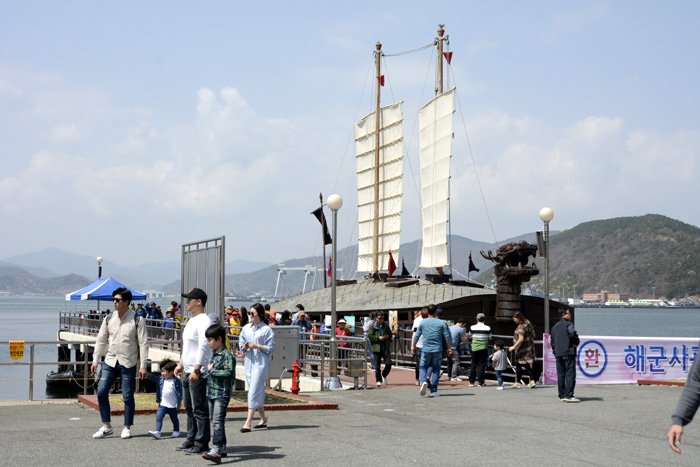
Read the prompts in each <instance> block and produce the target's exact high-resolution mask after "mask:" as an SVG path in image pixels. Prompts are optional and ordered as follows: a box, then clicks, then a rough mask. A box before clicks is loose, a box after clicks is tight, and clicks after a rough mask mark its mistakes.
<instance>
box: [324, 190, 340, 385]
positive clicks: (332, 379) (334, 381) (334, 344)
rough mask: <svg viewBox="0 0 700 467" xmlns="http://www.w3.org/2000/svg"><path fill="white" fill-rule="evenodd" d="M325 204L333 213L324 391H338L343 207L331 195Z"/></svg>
mask: <svg viewBox="0 0 700 467" xmlns="http://www.w3.org/2000/svg"><path fill="white" fill-rule="evenodd" d="M326 204H327V205H328V207H329V208H331V211H333V250H332V252H331V262H332V263H333V269H332V270H331V329H330V333H331V336H330V337H331V349H330V350H331V362H330V375H329V378H328V379H327V380H326V386H325V389H339V388H342V387H343V385H342V384H341V383H340V378H338V361H337V358H338V341H337V340H336V338H335V327H336V324H337V323H338V312H337V308H336V285H337V278H336V269H337V268H338V260H337V256H338V210H339V209H340V208H341V207H342V206H343V198H341V197H340V195H337V194H332V195H330V196H329V197H328V200H326Z"/></svg>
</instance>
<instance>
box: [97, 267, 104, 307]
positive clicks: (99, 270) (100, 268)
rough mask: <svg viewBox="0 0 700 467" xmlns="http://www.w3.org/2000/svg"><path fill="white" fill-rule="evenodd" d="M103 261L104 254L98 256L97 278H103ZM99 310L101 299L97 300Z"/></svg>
mask: <svg viewBox="0 0 700 467" xmlns="http://www.w3.org/2000/svg"><path fill="white" fill-rule="evenodd" d="M102 261H104V259H103V258H102V256H98V257H97V279H98V280H99V279H102ZM97 311H100V301H99V300H97Z"/></svg>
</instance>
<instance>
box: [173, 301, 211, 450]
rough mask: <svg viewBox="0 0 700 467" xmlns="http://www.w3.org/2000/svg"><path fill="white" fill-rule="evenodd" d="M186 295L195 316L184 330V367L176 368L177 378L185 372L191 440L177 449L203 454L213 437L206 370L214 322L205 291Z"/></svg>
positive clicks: (181, 356) (188, 438)
mask: <svg viewBox="0 0 700 467" xmlns="http://www.w3.org/2000/svg"><path fill="white" fill-rule="evenodd" d="M182 296H183V297H184V298H186V299H187V311H188V312H189V313H190V314H191V315H192V317H191V318H190V319H189V321H187V324H186V325H185V329H183V331H182V353H181V355H180V364H179V365H178V366H177V368H175V376H181V375H182V373H183V371H184V373H185V377H184V378H183V382H182V389H183V399H184V404H185V413H186V414H187V439H186V440H185V442H184V443H182V445H180V446H178V447H177V450H178V451H185V453H187V454H200V453H205V452H207V451H208V450H209V438H210V431H209V430H210V427H209V402H208V400H207V379H206V369H207V364H208V363H209V357H210V356H211V349H210V348H209V344H208V342H207V337H206V335H205V333H206V331H207V328H208V327H209V326H211V319H210V318H209V316H207V315H206V313H204V307H205V306H206V304H207V294H206V293H205V292H204V290H202V289H198V288H194V289H192V290H190V291H189V292H188V293H186V294H182ZM203 370H204V371H203Z"/></svg>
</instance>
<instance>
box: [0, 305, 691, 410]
mask: <svg viewBox="0 0 700 467" xmlns="http://www.w3.org/2000/svg"><path fill="white" fill-rule="evenodd" d="M170 300H171V299H170V298H166V299H163V300H161V301H162V302H163V305H167V304H168V303H169V302H170ZM243 305H245V306H249V305H250V304H248V303H245V304H243ZM234 306H237V307H239V306H240V304H236V305H234ZM95 308H97V303H96V302H94V301H86V302H79V301H66V300H65V297H37V296H27V297H0V342H8V341H11V340H23V341H35V342H36V341H51V342H53V341H56V340H57V339H58V328H59V326H58V323H59V312H61V311H67V312H74V313H75V312H87V311H88V310H89V309H95ZM100 308H101V309H107V308H112V303H111V302H101V306H100ZM575 325H576V330H577V331H578V333H579V335H582V336H601V335H603V336H637V337H697V338H698V339H700V309H696V308H653V309H651V308H632V309H624V308H605V309H603V308H579V309H577V310H576V311H575ZM57 359H58V350H57V348H56V346H54V345H37V346H36V350H35V361H36V362H56V361H57ZM10 362H13V360H11V359H10V351H9V346H8V345H6V344H3V345H0V363H10ZM18 362H22V363H27V362H29V346H28V345H25V356H24V358H23V359H21V360H18ZM52 370H54V371H55V370H56V363H52V364H49V365H39V366H36V367H35V369H34V379H35V381H34V398H35V399H44V398H51V397H66V395H65V394H62V393H53V392H48V393H47V391H46V384H45V383H44V379H45V377H46V374H47V373H48V372H49V371H52ZM28 378H29V367H28V366H13V367H8V366H0V400H14V399H27V398H28V394H29V389H28V388H29V383H28ZM73 397H74V396H73Z"/></svg>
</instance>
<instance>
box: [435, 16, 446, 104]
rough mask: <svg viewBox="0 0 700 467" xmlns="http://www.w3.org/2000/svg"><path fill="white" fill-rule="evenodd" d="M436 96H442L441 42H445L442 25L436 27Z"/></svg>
mask: <svg viewBox="0 0 700 467" xmlns="http://www.w3.org/2000/svg"><path fill="white" fill-rule="evenodd" d="M438 27H439V28H440V29H438V90H437V91H438V92H437V93H438V94H442V58H443V57H442V49H443V48H442V42H443V41H444V40H445V38H444V36H445V29H443V28H444V27H445V25H444V24H440V25H439V26H438Z"/></svg>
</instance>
